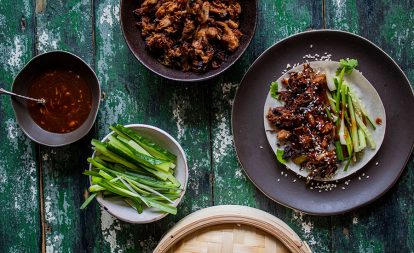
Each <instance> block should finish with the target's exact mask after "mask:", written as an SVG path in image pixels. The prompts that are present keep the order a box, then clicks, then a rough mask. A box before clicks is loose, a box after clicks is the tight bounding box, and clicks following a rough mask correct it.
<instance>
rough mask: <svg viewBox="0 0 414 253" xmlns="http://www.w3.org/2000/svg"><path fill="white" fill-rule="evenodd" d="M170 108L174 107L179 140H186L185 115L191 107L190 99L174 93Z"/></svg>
mask: <svg viewBox="0 0 414 253" xmlns="http://www.w3.org/2000/svg"><path fill="white" fill-rule="evenodd" d="M170 106H171V107H172V112H173V118H174V120H175V124H176V126H177V139H178V140H179V141H181V140H183V139H184V138H185V125H184V121H185V119H186V117H185V113H186V110H187V109H188V107H189V99H188V97H183V96H182V94H180V96H179V95H177V94H176V93H174V94H173V95H172V98H171V102H170Z"/></svg>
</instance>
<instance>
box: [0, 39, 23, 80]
mask: <svg viewBox="0 0 414 253" xmlns="http://www.w3.org/2000/svg"><path fill="white" fill-rule="evenodd" d="M5 44H6V46H3V45H1V47H2V48H0V51H4V53H5V54H4V56H3V57H4V58H3V57H1V56H0V58H1V60H2V62H7V66H8V68H7V70H8V71H10V72H12V73H13V75H14V76H15V75H16V74H17V72H18V71H19V70H20V69H21V68H22V67H23V64H24V62H23V54H25V53H26V50H27V48H26V44H25V43H24V37H23V36H19V35H17V36H15V37H14V38H13V42H12V43H5ZM4 47H5V48H4Z"/></svg>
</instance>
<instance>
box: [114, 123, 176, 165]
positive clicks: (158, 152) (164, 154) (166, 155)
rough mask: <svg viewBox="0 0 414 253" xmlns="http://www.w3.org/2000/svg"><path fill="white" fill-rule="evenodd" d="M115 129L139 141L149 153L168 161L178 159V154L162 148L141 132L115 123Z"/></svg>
mask: <svg viewBox="0 0 414 253" xmlns="http://www.w3.org/2000/svg"><path fill="white" fill-rule="evenodd" d="M113 128H114V129H116V130H118V131H119V132H120V133H122V134H124V135H126V136H128V137H129V138H131V139H132V140H134V141H135V142H137V143H138V144H139V145H140V146H141V147H143V148H144V149H145V150H146V151H148V153H150V154H151V155H153V156H155V157H157V158H159V159H162V160H168V161H175V160H177V156H176V155H174V154H172V153H171V152H169V151H168V150H166V149H164V148H162V147H161V146H159V145H157V144H155V143H154V142H153V141H151V140H150V139H147V138H145V137H143V136H141V135H139V134H137V133H136V132H135V131H133V130H131V129H129V128H126V127H124V126H122V125H119V124H117V125H115V126H113Z"/></svg>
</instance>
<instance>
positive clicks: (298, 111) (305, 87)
mask: <svg viewBox="0 0 414 253" xmlns="http://www.w3.org/2000/svg"><path fill="white" fill-rule="evenodd" d="M289 75H290V76H289V78H288V79H284V80H283V81H282V84H283V85H284V86H285V87H286V90H285V91H280V92H279V99H280V100H282V101H283V102H285V105H284V106H281V107H275V108H270V109H269V113H268V115H267V119H268V120H269V122H270V123H271V125H272V126H274V128H275V129H276V132H277V138H278V140H279V142H281V143H282V144H285V148H284V155H283V158H285V159H292V161H293V162H295V163H297V164H300V166H301V168H302V169H306V170H308V171H309V175H308V179H313V178H315V177H320V178H327V177H331V176H332V175H333V174H334V173H335V172H336V170H337V158H336V152H335V149H334V148H333V147H332V145H331V144H332V142H333V140H334V137H335V126H334V123H333V120H332V119H331V118H330V117H329V116H328V115H327V113H326V108H327V106H328V105H329V101H328V98H327V96H326V91H327V84H326V76H325V75H324V74H321V73H316V72H315V71H314V70H313V69H312V68H311V67H310V66H309V64H304V65H303V71H300V72H292V73H290V74H289Z"/></svg>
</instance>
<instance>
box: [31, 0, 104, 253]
mask: <svg viewBox="0 0 414 253" xmlns="http://www.w3.org/2000/svg"><path fill="white" fill-rule="evenodd" d="M37 3H38V4H37V9H36V39H37V40H36V41H37V43H36V51H37V53H44V52H47V51H52V50H65V51H69V52H72V53H75V54H77V55H79V56H80V57H81V58H82V59H84V60H85V61H86V62H88V63H89V64H90V65H91V66H92V65H93V53H94V50H93V40H92V30H93V25H92V16H91V15H85V13H92V5H91V2H90V1H89V0H82V1H66V2H61V1H47V2H46V1H40V0H38V1H37ZM57 11H58V12H59V13H65V15H56V13H57ZM91 137H92V136H91V134H90V135H88V136H87V137H85V138H83V139H82V140H80V141H78V142H76V143H74V144H71V145H68V146H65V147H61V148H48V147H45V146H39V158H40V168H41V170H40V171H41V173H42V179H43V180H42V183H43V207H44V210H43V213H42V215H43V218H44V240H45V241H44V242H43V245H44V250H46V251H47V252H80V251H81V250H83V249H84V250H87V251H93V250H96V251H99V248H100V243H99V242H100V240H99V238H100V233H99V232H97V230H98V229H99V228H100V227H99V226H98V220H97V212H96V211H95V209H94V205H93V206H91V207H90V208H89V209H88V210H86V211H81V210H80V209H79V207H80V205H81V204H82V202H83V201H84V191H85V190H86V188H87V186H88V182H87V181H88V180H87V178H86V177H84V176H82V175H81V173H82V171H83V170H84V169H86V168H87V162H86V158H87V157H88V156H89V155H90V153H91V148H90V147H89V143H90V139H91ZM99 231H100V230H99Z"/></svg>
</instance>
